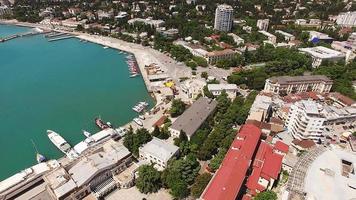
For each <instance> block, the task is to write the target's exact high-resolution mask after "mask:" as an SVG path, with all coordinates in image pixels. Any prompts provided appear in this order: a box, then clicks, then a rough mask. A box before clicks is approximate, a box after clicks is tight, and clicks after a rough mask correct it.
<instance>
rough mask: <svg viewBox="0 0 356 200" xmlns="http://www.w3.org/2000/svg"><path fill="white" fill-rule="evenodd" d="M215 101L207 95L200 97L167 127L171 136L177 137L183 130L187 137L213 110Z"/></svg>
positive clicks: (190, 135)
mask: <svg viewBox="0 0 356 200" xmlns="http://www.w3.org/2000/svg"><path fill="white" fill-rule="evenodd" d="M216 106H217V102H216V101H215V100H213V99H209V98H207V97H200V98H199V99H198V100H197V101H195V102H194V103H193V104H192V105H191V106H190V107H189V108H188V109H187V110H186V111H185V112H184V113H183V114H182V115H180V116H179V117H178V118H177V119H176V120H175V121H174V122H173V124H172V126H171V127H169V131H170V133H171V135H172V136H173V137H179V134H180V133H181V131H184V132H185V134H186V135H187V137H188V139H189V140H190V138H191V137H192V136H193V135H194V133H195V132H196V131H197V130H198V129H199V128H200V126H201V125H202V124H203V123H204V122H205V120H206V119H207V118H208V117H209V116H210V115H211V114H212V113H213V112H214V111H215V108H216Z"/></svg>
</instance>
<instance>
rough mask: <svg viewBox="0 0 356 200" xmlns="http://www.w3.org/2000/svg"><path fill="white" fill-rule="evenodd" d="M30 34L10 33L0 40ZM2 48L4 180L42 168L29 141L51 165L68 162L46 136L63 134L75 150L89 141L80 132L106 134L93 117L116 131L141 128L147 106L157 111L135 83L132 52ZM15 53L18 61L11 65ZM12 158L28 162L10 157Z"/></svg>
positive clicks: (38, 40) (67, 46) (80, 44)
mask: <svg viewBox="0 0 356 200" xmlns="http://www.w3.org/2000/svg"><path fill="white" fill-rule="evenodd" d="M7 30H8V31H7ZM29 30H30V29H29V28H21V27H12V26H9V27H6V26H5V28H3V27H2V28H1V31H0V32H2V31H5V32H3V35H1V33H0V36H4V35H11V34H16V32H18V33H25V32H28V31H29ZM62 36H63V35H62ZM0 45H1V49H0V55H1V58H2V62H3V63H4V65H2V68H1V74H0V77H1V83H2V84H1V86H0V89H1V91H3V97H4V98H2V104H1V105H0V106H1V109H2V112H1V113H0V119H1V120H2V121H3V123H4V124H7V126H2V127H1V130H0V131H1V133H2V134H1V135H0V144H1V145H2V146H3V151H2V152H0V156H3V157H6V158H7V160H6V162H4V163H3V164H2V170H1V172H0V179H4V178H6V177H8V176H10V175H11V174H14V173H17V172H19V171H21V170H22V169H24V168H26V167H28V166H32V165H33V164H35V163H36V162H37V160H36V156H35V151H34V148H33V145H32V142H31V139H33V140H34V142H35V143H36V146H37V148H38V152H39V153H40V154H42V155H43V156H45V157H46V158H47V159H60V158H61V157H62V156H63V155H64V154H63V153H62V152H61V151H60V150H58V148H57V147H56V146H55V145H53V144H52V142H51V141H50V140H49V138H48V137H47V134H46V130H53V131H55V132H57V133H58V134H60V135H61V136H62V137H63V138H64V139H65V140H66V141H67V142H68V143H69V144H71V146H72V147H73V148H74V147H75V146H76V144H78V143H80V142H81V141H83V140H85V139H86V137H85V136H84V135H83V134H82V130H86V131H87V132H90V133H93V135H95V133H97V132H99V131H100V129H99V128H98V127H97V126H96V125H95V123H94V122H93V121H94V119H95V117H98V116H101V117H102V118H103V119H105V120H108V121H110V122H112V124H113V125H116V126H118V127H119V126H125V125H126V124H127V123H129V122H131V123H132V125H133V126H135V125H136V124H135V123H134V122H132V120H133V119H134V118H136V117H138V114H137V113H136V112H135V111H133V110H132V107H133V106H134V103H133V102H139V101H146V102H148V103H149V104H150V107H149V108H148V109H150V108H151V106H153V105H154V104H155V102H154V101H153V99H152V98H151V97H150V95H149V93H148V92H147V90H146V87H145V84H144V82H143V81H142V79H141V78H139V77H137V78H130V77H129V76H130V72H129V69H128V65H127V63H126V60H127V58H126V56H127V55H129V53H127V52H122V51H118V50H116V49H113V48H107V49H104V48H103V47H104V46H105V45H98V44H94V43H91V42H85V41H84V40H82V41H80V39H77V38H70V39H66V40H60V41H58V42H55V43H51V42H48V38H46V37H44V35H34V36H31V37H26V39H15V40H11V41H9V42H4V43H1V44H0ZM13 51H16V54H17V55H19V56H18V57H17V59H11V62H10V60H9V59H10V58H13V57H11V54H12V53H13ZM36 58H37V59H36ZM9 70H10V71H9ZM10 72H11V73H10ZM24 74H26V76H24ZM63 80H66V81H65V82H63ZM8 85H11V86H12V90H9V89H8ZM128 86H129V87H128ZM79 94H80V95H79ZM123 94H125V95H123ZM17 123H21V129H14V128H13V127H16V125H15V124H17ZM9 134H11V137H10V136H9ZM9 138H11V139H9ZM19 143H21V144H23V145H22V146H21V148H13V147H14V146H17V144H19ZM13 154H16V155H22V156H21V157H16V156H15V157H13V156H9V155H13Z"/></svg>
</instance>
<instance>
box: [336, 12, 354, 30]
mask: <svg viewBox="0 0 356 200" xmlns="http://www.w3.org/2000/svg"><path fill="white" fill-rule="evenodd" d="M336 23H337V24H338V25H341V26H352V27H353V26H356V12H355V11H354V12H345V13H340V14H339V15H338V16H337V19H336Z"/></svg>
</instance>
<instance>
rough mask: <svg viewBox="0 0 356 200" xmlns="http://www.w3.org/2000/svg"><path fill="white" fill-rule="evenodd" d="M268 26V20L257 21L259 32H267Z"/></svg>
mask: <svg viewBox="0 0 356 200" xmlns="http://www.w3.org/2000/svg"><path fill="white" fill-rule="evenodd" d="M268 25H269V19H259V20H257V28H258V29H259V30H261V31H267V30H268Z"/></svg>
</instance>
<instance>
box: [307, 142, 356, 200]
mask: <svg viewBox="0 0 356 200" xmlns="http://www.w3.org/2000/svg"><path fill="white" fill-rule="evenodd" d="M341 159H344V160H347V161H349V162H352V164H353V166H354V167H355V166H356V154H355V153H351V152H347V151H344V150H342V149H337V148H336V147H335V148H334V149H329V150H327V151H325V152H324V153H322V154H321V155H320V156H319V157H318V158H316V160H315V161H314V162H313V163H312V164H311V165H310V167H309V169H308V172H307V174H306V177H305V186H304V190H305V192H306V193H307V198H306V199H316V200H317V199H324V200H328V199H330V200H345V199H351V198H352V197H356V190H355V189H352V188H350V187H349V186H348V184H350V183H352V181H353V182H354V183H355V179H356V176H355V175H353V176H352V177H351V175H350V178H346V177H345V176H342V175H341V173H342V165H341ZM325 169H327V170H325ZM323 170H324V171H326V172H324V171H323Z"/></svg>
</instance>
